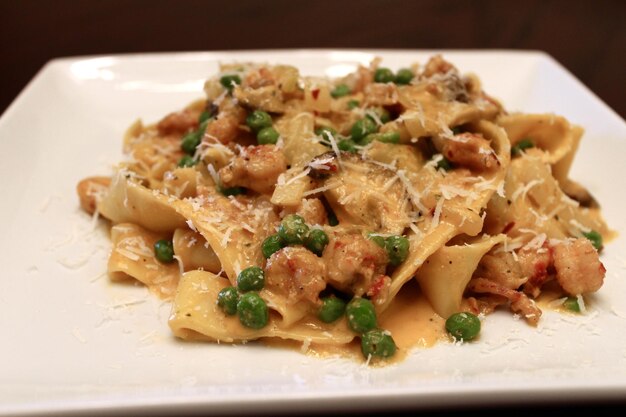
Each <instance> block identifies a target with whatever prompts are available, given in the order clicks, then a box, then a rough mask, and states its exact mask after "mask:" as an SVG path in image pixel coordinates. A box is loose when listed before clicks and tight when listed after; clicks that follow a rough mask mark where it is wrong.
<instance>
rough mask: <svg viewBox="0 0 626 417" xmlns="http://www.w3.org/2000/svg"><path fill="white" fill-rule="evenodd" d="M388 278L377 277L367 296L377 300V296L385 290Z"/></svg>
mask: <svg viewBox="0 0 626 417" xmlns="http://www.w3.org/2000/svg"><path fill="white" fill-rule="evenodd" d="M386 278H387V276H386V275H379V276H378V277H376V280H375V281H374V283H373V284H372V286H371V287H370V288H369V290H367V295H369V296H370V297H372V298H376V296H377V295H378V294H380V291H381V290H382V289H383V288H384V286H385V279H386Z"/></svg>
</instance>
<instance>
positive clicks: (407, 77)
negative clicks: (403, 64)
mask: <svg viewBox="0 0 626 417" xmlns="http://www.w3.org/2000/svg"><path fill="white" fill-rule="evenodd" d="M413 77H415V75H414V74H413V71H411V70H410V69H408V68H402V69H399V70H398V72H397V73H396V78H395V79H394V82H395V83H396V84H399V85H406V84H409V83H410V82H411V80H412V79H413Z"/></svg>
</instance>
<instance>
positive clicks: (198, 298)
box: [169, 271, 356, 345]
mask: <svg viewBox="0 0 626 417" xmlns="http://www.w3.org/2000/svg"><path fill="white" fill-rule="evenodd" d="M229 285H231V284H230V282H229V281H228V280H227V279H226V278H222V277H219V276H217V275H214V274H212V273H210V272H204V271H192V272H187V273H186V274H184V275H183V277H182V278H181V280H180V284H179V285H178V290H177V291H176V296H175V298H174V304H173V306H172V314H171V316H170V319H169V325H170V328H171V329H172V332H173V333H174V335H175V336H177V337H180V338H182V339H188V340H196V339H208V340H212V341H219V342H228V343H232V342H241V341H245V340H254V339H259V338H262V337H279V338H281V339H291V340H298V341H301V342H307V343H308V342H310V343H319V344H333V345H338V344H346V343H349V342H350V341H352V339H354V337H355V336H356V335H355V333H354V332H353V331H351V330H350V329H348V326H347V324H346V320H345V318H343V319H341V320H338V321H337V322H335V323H332V324H326V323H322V322H320V321H319V320H317V319H315V318H313V317H311V318H307V319H306V320H303V321H301V322H298V323H289V322H284V321H283V320H282V319H281V318H280V316H279V315H278V314H276V313H273V312H271V313H270V320H269V323H268V324H267V326H265V327H263V328H262V329H258V330H255V329H251V328H248V327H244V326H243V325H242V324H241V323H240V322H239V319H238V318H237V316H236V315H234V316H227V315H226V314H224V312H223V311H222V310H221V309H220V308H219V307H218V306H217V304H216V300H217V294H218V293H219V291H220V290H221V289H222V288H224V287H226V286H229Z"/></svg>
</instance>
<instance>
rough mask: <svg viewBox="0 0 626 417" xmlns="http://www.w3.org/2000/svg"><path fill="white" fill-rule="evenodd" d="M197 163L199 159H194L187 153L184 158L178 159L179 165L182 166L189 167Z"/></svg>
mask: <svg viewBox="0 0 626 417" xmlns="http://www.w3.org/2000/svg"><path fill="white" fill-rule="evenodd" d="M197 163H198V161H196V160H195V159H193V158H192V157H191V156H189V155H185V156H183V157H182V158H180V161H178V166H179V167H180V168H188V167H192V166H194V165H195V164H197Z"/></svg>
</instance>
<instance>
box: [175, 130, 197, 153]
mask: <svg viewBox="0 0 626 417" xmlns="http://www.w3.org/2000/svg"><path fill="white" fill-rule="evenodd" d="M201 140H202V135H201V134H200V132H199V131H196V132H191V133H187V134H186V135H185V136H184V137H183V140H182V142H181V144H180V147H181V149H182V150H183V151H184V152H185V153H187V154H189V155H193V154H194V153H195V152H196V148H197V147H198V145H199V144H200V141H201Z"/></svg>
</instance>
